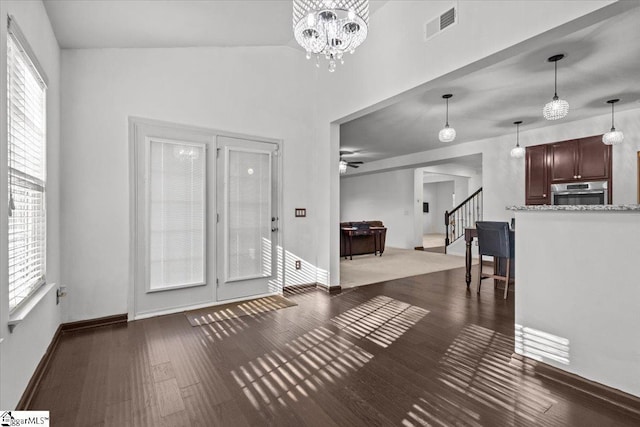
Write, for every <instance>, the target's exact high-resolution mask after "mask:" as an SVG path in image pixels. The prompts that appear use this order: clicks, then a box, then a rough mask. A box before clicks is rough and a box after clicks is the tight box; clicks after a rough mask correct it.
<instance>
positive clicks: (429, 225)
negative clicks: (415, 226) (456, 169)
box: [418, 183, 442, 234]
mask: <svg viewBox="0 0 640 427" xmlns="http://www.w3.org/2000/svg"><path fill="white" fill-rule="evenodd" d="M437 185H438V184H436V183H428V184H423V185H422V202H423V203H424V202H427V203H429V212H423V213H422V234H433V233H438V231H437V230H438V219H437V218H436V212H437V211H438V200H437V197H436V196H437V189H438V188H437ZM418 203H420V202H418ZM441 228H442V227H441ZM441 231H442V230H441Z"/></svg>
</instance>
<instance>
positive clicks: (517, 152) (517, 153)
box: [511, 121, 525, 159]
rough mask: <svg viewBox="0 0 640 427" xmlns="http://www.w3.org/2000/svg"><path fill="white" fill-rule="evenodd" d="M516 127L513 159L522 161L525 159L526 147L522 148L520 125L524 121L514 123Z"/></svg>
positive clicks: (512, 152) (512, 150)
mask: <svg viewBox="0 0 640 427" xmlns="http://www.w3.org/2000/svg"><path fill="white" fill-rule="evenodd" d="M513 124H514V125H516V146H515V147H513V148H512V149H511V157H513V158H514V159H521V158H522V157H524V151H525V150H524V147H521V146H520V125H521V124H522V121H517V122H513Z"/></svg>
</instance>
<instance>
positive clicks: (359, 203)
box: [340, 170, 415, 249]
mask: <svg viewBox="0 0 640 427" xmlns="http://www.w3.org/2000/svg"><path fill="white" fill-rule="evenodd" d="M340 181H341V183H342V185H341V188H340V198H341V200H340V221H341V222H345V221H361V220H380V221H382V222H383V223H384V225H385V227H387V240H386V246H391V247H396V248H404V249H413V248H414V240H415V236H414V228H413V210H414V206H413V170H400V171H392V172H385V173H381V174H375V175H366V176H356V177H353V178H350V177H348V176H344V177H343V178H342V179H341V180H340Z"/></svg>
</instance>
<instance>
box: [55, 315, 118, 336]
mask: <svg viewBox="0 0 640 427" xmlns="http://www.w3.org/2000/svg"><path fill="white" fill-rule="evenodd" d="M127 321H128V316H127V314H114V315H113V316H105V317H99V318H97V319H88V320H80V321H77V322H69V323H63V324H62V325H60V327H61V328H62V332H64V333H66V332H74V331H81V330H83V329H90V328H99V327H101V326H109V325H117V324H118V323H127Z"/></svg>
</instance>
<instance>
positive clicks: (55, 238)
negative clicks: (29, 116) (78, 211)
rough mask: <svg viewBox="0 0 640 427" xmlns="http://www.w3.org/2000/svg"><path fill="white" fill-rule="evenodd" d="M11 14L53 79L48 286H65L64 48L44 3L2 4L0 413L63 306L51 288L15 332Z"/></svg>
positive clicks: (16, 395)
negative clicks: (10, 251)
mask: <svg viewBox="0 0 640 427" xmlns="http://www.w3.org/2000/svg"><path fill="white" fill-rule="evenodd" d="M7 15H12V16H13V17H14V18H15V20H16V21H17V23H18V25H19V26H20V28H21V30H22V32H23V33H24V36H25V37H26V39H27V40H28V42H29V44H30V46H31V48H32V49H33V52H34V54H35V56H36V58H37V60H38V62H39V63H40V65H41V66H42V68H43V69H44V72H45V74H46V75H47V78H48V82H49V85H48V89H47V282H49V283H57V284H60V233H59V229H60V228H59V221H60V203H59V197H60V196H59V194H60V179H59V173H60V171H59V158H60V150H59V145H60V49H59V48H58V43H57V41H56V39H55V36H54V34H53V31H52V29H51V25H50V23H49V18H48V17H47V13H46V11H45V9H44V6H43V5H42V3H41V2H39V1H33V2H27V1H5V0H2V1H0V18H1V21H0V22H2V24H0V57H1V58H2V64H3V65H2V67H0V87H1V88H2V90H1V91H0V94H1V95H0V105H2V111H3V113H2V114H1V115H0V123H1V125H0V164H1V165H2V173H1V174H0V212H2V215H0V218H1V220H0V236H1V237H0V271H2V275H0V326H1V327H0V338H1V339H2V340H3V341H2V343H0V377H1V381H0V408H2V409H11V408H14V407H15V405H16V404H17V403H18V401H19V399H20V397H21V396H22V392H23V391H24V389H25V387H26V385H27V383H28V382H29V380H30V378H31V375H32V374H33V371H34V369H35V368H36V366H37V365H38V363H39V362H40V358H41V357H42V355H43V354H44V352H45V350H46V348H47V346H48V345H49V343H50V342H51V338H52V337H53V334H54V333H55V331H56V329H57V328H58V325H59V324H60V317H61V314H60V311H61V309H60V307H61V306H56V303H55V301H56V298H55V289H52V290H51V291H50V292H49V293H48V294H47V295H46V296H45V297H44V298H43V299H42V300H41V301H40V303H39V304H38V305H37V306H36V307H35V308H34V309H33V310H32V311H31V312H30V313H29V315H28V316H27V318H26V319H25V320H24V321H23V322H22V323H20V324H19V325H18V326H17V327H16V328H15V329H14V330H13V333H9V330H8V328H7V327H6V325H7V321H8V319H9V313H8V310H7V307H8V306H9V296H8V284H7V281H8V276H7V271H8V269H7V246H8V243H7V226H8V223H7V220H8V219H7V215H6V212H7V211H8V206H7V200H8V197H7V173H6V170H7V169H6V167H5V165H6V164H7V131H6V129H7V127H6V126H7V123H6V114H4V112H5V111H6V110H5V106H6V105H7V91H6V87H7V69H6V65H5V64H6V60H5V58H6V57H7V27H6V22H7Z"/></svg>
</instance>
